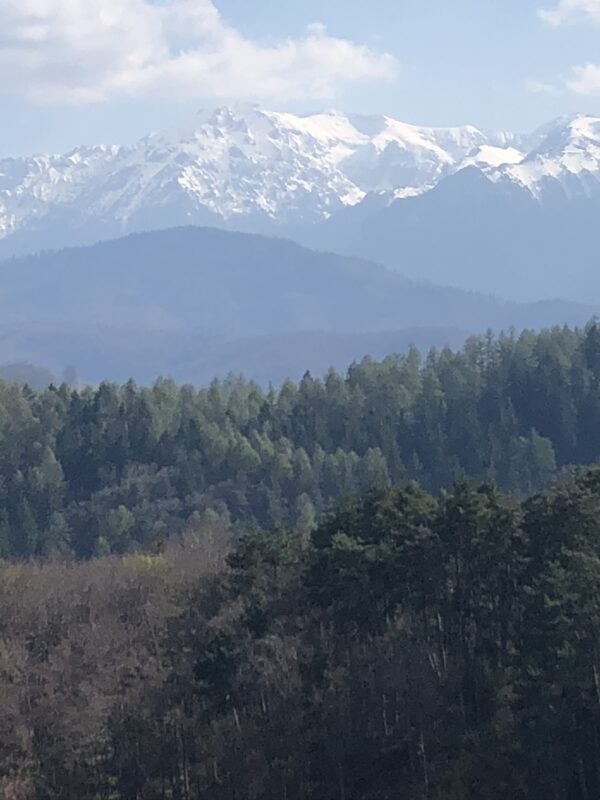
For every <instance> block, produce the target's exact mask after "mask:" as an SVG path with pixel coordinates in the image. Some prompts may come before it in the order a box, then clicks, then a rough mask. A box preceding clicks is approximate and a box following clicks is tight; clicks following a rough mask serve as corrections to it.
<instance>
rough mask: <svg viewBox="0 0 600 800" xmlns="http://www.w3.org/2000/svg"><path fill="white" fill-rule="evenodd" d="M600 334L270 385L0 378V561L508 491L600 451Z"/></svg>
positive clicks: (551, 335)
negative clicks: (407, 487)
mask: <svg viewBox="0 0 600 800" xmlns="http://www.w3.org/2000/svg"><path fill="white" fill-rule="evenodd" d="M599 337H600V334H599V333H598V326H597V325H596V324H595V323H592V324H590V325H589V326H588V328H587V329H586V330H585V331H582V332H578V331H572V330H570V329H567V328H564V329H555V330H551V331H546V332H543V333H541V334H538V335H536V334H533V333H528V332H525V333H523V334H521V335H520V336H518V337H516V336H504V337H501V338H500V339H494V338H493V337H492V336H491V335H488V336H486V337H482V338H479V339H472V340H470V341H469V342H468V343H467V345H466V346H465V348H464V349H463V350H462V351H460V352H457V353H454V352H451V351H450V350H444V351H442V352H440V353H437V352H432V353H430V355H429V356H428V357H427V359H426V360H425V361H424V362H422V361H421V358H420V356H419V354H418V352H417V351H416V350H411V351H409V352H408V353H407V354H406V355H404V356H394V357H389V358H387V359H385V360H384V361H382V362H375V361H373V360H371V359H365V360H364V361H362V362H361V363H360V364H354V365H352V366H351V367H350V369H349V370H348V373H347V374H346V375H345V376H342V375H339V374H337V373H336V372H334V371H333V370H332V371H330V372H329V373H328V374H327V376H326V377H325V378H324V379H323V380H320V379H316V378H314V377H312V376H311V375H310V374H308V373H307V374H306V375H305V376H304V378H303V379H302V380H301V381H300V383H299V384H297V385H296V384H294V383H292V382H290V381H288V382H286V383H284V384H283V385H282V387H281V388H280V389H279V390H278V391H275V390H270V391H268V392H264V391H263V390H261V389H260V388H259V387H258V386H257V385H255V384H254V383H252V382H247V381H244V380H243V379H241V378H239V379H234V378H231V379H229V380H227V381H225V382H223V383H220V382H217V381H215V382H213V383H212V384H211V385H210V387H209V388H207V389H204V390H200V391H197V390H194V389H192V388H191V387H186V386H184V387H182V388H178V387H177V386H175V384H174V383H172V382H171V381H166V380H162V381H159V382H158V383H156V384H155V385H154V387H153V388H151V389H146V388H138V387H136V385H135V384H133V383H132V382H129V383H127V384H126V385H125V386H123V387H121V388H119V387H116V386H113V385H109V384H102V385H101V386H99V387H98V388H97V389H85V390H82V391H77V390H75V389H73V388H71V387H69V386H67V385H63V386H61V387H60V388H58V389H57V388H55V387H50V388H49V389H47V390H45V391H41V392H34V391H31V390H30V389H28V388H26V387H25V388H23V387H19V386H17V385H16V384H0V511H1V512H2V518H1V520H0V551H1V552H2V553H3V554H4V555H5V556H8V557H11V556H13V557H18V558H21V557H27V556H31V555H40V554H45V553H50V552H53V551H56V550H58V551H60V552H64V553H67V552H72V553H74V554H75V555H76V556H78V557H90V556H93V555H98V554H102V553H109V552H115V553H122V552H125V551H127V550H131V549H140V548H141V549H153V548H154V549H155V548H157V547H160V546H161V543H162V542H164V541H165V539H166V538H167V537H168V536H170V535H173V534H177V533H179V532H181V531H182V530H184V529H185V528H186V527H188V526H189V525H190V524H192V523H193V522H194V521H197V520H198V519H202V518H204V517H205V515H206V514H207V513H210V514H216V515H217V516H218V517H220V518H227V519H230V520H231V521H232V522H233V523H234V525H235V526H236V527H237V528H240V529H241V530H245V531H247V530H250V529H264V528H273V527H276V526H287V527H290V526H294V525H296V524H300V525H301V526H303V527H304V530H305V532H309V531H310V529H311V528H312V526H313V525H314V521H315V520H316V519H318V517H319V515H321V514H322V513H323V512H324V511H327V510H328V509H329V508H330V507H331V506H332V504H334V503H336V502H337V501H338V500H339V499H340V498H343V497H345V496H350V495H353V494H355V493H356V492H364V491H367V490H368V489H370V488H372V487H384V486H386V485H387V484H389V483H390V482H392V483H399V482H408V481H410V480H416V481H418V482H419V483H420V484H421V485H423V486H424V487H425V488H426V489H427V490H429V491H434V492H435V491H438V490H440V489H441V488H442V487H444V486H448V485H450V484H451V483H453V482H454V481H460V480H463V479H465V478H470V479H476V480H480V481H485V480H492V481H495V482H496V483H497V484H498V485H499V486H500V487H501V488H503V489H505V490H508V491H509V492H510V493H511V494H513V495H515V496H524V495H526V494H527V493H530V492H532V491H535V490H537V489H539V488H541V487H543V486H545V485H548V483H549V482H550V481H551V480H552V479H553V477H555V476H556V475H557V472H558V471H559V470H560V469H562V468H564V467H567V466H569V465H570V464H586V463H592V462H594V461H596V460H597V459H598V458H599V457H600V382H599V381H600V377H599V375H600V373H599V369H600V367H599V358H600V357H599V356H598V353H597V351H598V348H599V345H598V340H599Z"/></svg>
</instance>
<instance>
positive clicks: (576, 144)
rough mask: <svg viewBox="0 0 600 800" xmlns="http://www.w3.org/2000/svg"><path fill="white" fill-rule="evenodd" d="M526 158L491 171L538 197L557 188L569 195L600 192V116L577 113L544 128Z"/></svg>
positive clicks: (498, 178)
mask: <svg viewBox="0 0 600 800" xmlns="http://www.w3.org/2000/svg"><path fill="white" fill-rule="evenodd" d="M543 132H544V134H545V135H544V136H543V137H542V139H541V141H540V143H539V145H538V146H537V147H535V148H534V149H533V150H531V152H529V153H528V154H527V155H525V156H524V157H523V158H522V159H520V160H517V161H515V162H513V163H507V162H504V163H503V164H501V165H495V166H497V169H494V170H490V171H488V173H487V174H488V175H489V177H490V178H491V179H492V180H494V181H499V182H504V183H513V184H516V185H517V186H521V187H523V188H524V189H526V190H527V191H528V192H530V193H531V195H533V197H536V198H537V199H544V197H545V196H547V195H552V194H554V193H556V191H557V190H558V191H562V192H563V193H564V195H565V196H566V197H567V198H572V197H576V196H579V195H584V196H591V195H594V194H598V193H599V192H600V118H598V117H590V116H584V115H577V116H575V117H572V118H567V119H560V120H558V121H557V122H556V123H555V124H553V125H550V126H547V127H545V128H544V129H543Z"/></svg>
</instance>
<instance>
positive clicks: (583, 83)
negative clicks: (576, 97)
mask: <svg viewBox="0 0 600 800" xmlns="http://www.w3.org/2000/svg"><path fill="white" fill-rule="evenodd" d="M567 87H568V88H569V89H570V90H571V91H572V92H575V94H581V95H587V96H591V95H597V94H598V95H600V64H585V65H583V66H581V67H575V68H574V70H573V75H572V77H571V78H569V80H568V81H567Z"/></svg>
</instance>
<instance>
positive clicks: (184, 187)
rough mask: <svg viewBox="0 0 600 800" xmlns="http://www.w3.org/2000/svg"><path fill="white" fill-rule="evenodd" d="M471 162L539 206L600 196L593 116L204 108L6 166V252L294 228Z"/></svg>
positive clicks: (1, 239)
mask: <svg viewBox="0 0 600 800" xmlns="http://www.w3.org/2000/svg"><path fill="white" fill-rule="evenodd" d="M467 168H469V169H471V170H473V169H475V170H477V171H478V172H479V173H480V175H481V176H483V177H484V179H485V180H486V181H488V182H489V183H490V184H492V185H496V186H498V187H500V188H501V187H505V188H506V187H508V188H509V189H517V190H519V191H523V192H525V193H526V194H527V195H528V196H530V197H532V198H534V199H535V200H536V201H543V200H545V199H547V198H552V199H554V200H557V199H558V201H559V202H563V201H564V200H569V199H572V198H574V197H589V196H592V195H595V194H596V193H598V194H599V195H600V119H599V118H594V117H586V116H577V117H572V118H568V119H560V120H558V121H556V122H554V123H551V124H549V125H547V126H545V127H544V128H541V129H540V130H539V131H536V132H535V133H534V134H532V135H531V136H518V135H515V134H511V133H489V132H485V131H481V130H479V129H478V128H475V127H473V126H470V125H466V126H464V127H457V128H427V127H422V126H415V125H408V124H406V123H403V122H400V121H398V120H395V119H392V118H390V117H386V116H368V117H367V116H352V115H350V116H349V115H345V114H341V113H339V112H335V111H331V112H326V113H319V114H313V115H307V116H296V115H293V114H290V113H281V112H273V111H264V110H261V109H260V108H258V107H256V106H239V107H233V108H227V107H224V108H220V109H217V110H216V111H211V112H201V113H199V114H197V115H196V117H195V118H194V119H193V120H191V122H190V123H189V124H188V125H186V126H183V127H180V128H176V129H171V130H165V131H162V132H158V133H154V134H151V135H149V136H147V137H145V138H144V139H142V140H140V141H139V142H137V143H136V144H135V145H133V146H128V147H124V146H116V145H115V146H97V147H81V148H78V149H76V150H74V151H73V152H71V153H69V154H67V155H38V156H34V157H31V158H16V159H14V158H8V159H4V160H0V256H3V255H8V254H12V253H19V252H27V251H33V250H36V249H41V248H47V247H57V246H64V245H68V244H78V243H86V242H90V241H95V240H97V239H106V238H111V237H114V236H118V235H121V234H123V233H127V232H130V231H140V230H150V229H154V228H164V227H169V226H173V225H181V224H190V223H191V224H201V225H202V224H205V225H206V224H208V225H214V226H217V227H229V228H237V229H241V230H247V231H255V232H283V233H284V234H290V232H292V233H293V232H294V231H298V230H301V229H303V230H306V229H307V227H310V226H312V225H313V224H314V223H320V222H322V221H323V220H327V219H330V218H332V217H333V218H335V217H336V216H337V215H339V214H340V213H341V214H343V213H345V210H347V209H349V208H353V207H357V208H360V209H362V207H363V206H364V214H371V213H372V211H373V209H375V208H381V207H385V206H387V205H389V204H391V203H395V202H398V201H404V200H410V199H411V198H414V197H416V196H420V195H423V194H426V193H428V192H429V191H431V190H432V189H433V188H435V187H437V186H438V185H440V184H441V183H443V182H445V181H446V180H448V179H449V178H451V177H452V176H453V175H455V174H457V173H459V172H461V171H462V170H464V169H467ZM361 214H363V211H362V210H361V212H360V214H359V216H360V215H361ZM304 240H305V241H306V237H304Z"/></svg>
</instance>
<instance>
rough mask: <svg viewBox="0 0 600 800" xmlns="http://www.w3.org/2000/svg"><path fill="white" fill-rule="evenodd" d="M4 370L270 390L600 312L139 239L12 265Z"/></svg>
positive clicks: (5, 298)
mask: <svg viewBox="0 0 600 800" xmlns="http://www.w3.org/2000/svg"><path fill="white" fill-rule="evenodd" d="M0 287H1V288H0V320H1V322H0V363H11V362H31V363H35V364H40V365H42V366H43V367H46V368H48V369H50V370H52V371H53V372H54V373H55V374H59V375H60V374H61V373H62V370H63V368H64V367H65V365H67V364H73V365H74V366H75V367H77V368H78V371H79V374H80V378H81V379H82V380H83V381H88V382H97V381H99V380H101V379H103V378H110V379H112V380H119V381H121V380H126V379H127V378H129V377H130V376H131V377H134V378H136V379H137V380H139V381H143V382H148V381H151V380H153V379H154V378H156V377H157V376H158V375H161V374H162V375H171V376H173V377H175V378H177V379H178V380H180V381H189V382H192V383H196V384H202V383H206V382H208V381H210V380H211V379H212V378H213V377H215V376H220V377H224V376H225V375H227V373H229V372H231V371H233V372H244V373H245V374H246V375H247V376H249V377H252V378H255V379H256V380H259V381H260V382H262V383H268V382H269V381H273V382H275V383H278V382H280V381H281V380H283V379H284V378H285V377H288V376H289V377H293V378H299V377H301V375H302V374H303V373H304V371H305V370H306V369H310V370H311V371H313V372H314V373H315V374H321V373H323V372H324V371H325V370H326V369H327V368H328V367H329V366H336V367H339V368H343V367H346V366H347V364H348V363H349V362H351V361H353V360H357V359H360V358H362V357H363V356H365V355H367V354H368V355H373V356H376V357H382V356H384V355H386V354H387V353H391V352H399V351H403V350H405V349H406V348H407V347H408V345H409V344H410V343H411V342H413V343H415V344H416V345H417V346H419V347H420V348H421V349H422V350H427V349H428V348H429V347H431V346H437V347H443V346H444V345H446V344H449V345H452V346H457V345H459V344H461V343H462V342H463V341H464V340H465V338H466V337H467V336H468V335H469V334H470V333H475V332H481V331H485V330H486V329H487V328H492V329H495V330H500V329H504V330H508V329H509V328H510V327H511V326H514V327H515V328H518V329H520V328H524V327H536V328H539V327H544V326H548V325H554V324H562V323H569V324H573V325H582V324H584V323H585V322H587V320H588V319H589V318H590V317H592V316H593V315H594V314H595V313H597V312H598V311H600V304H598V305H593V304H589V305H584V304H576V303H567V302H560V301H556V302H544V303H531V304H518V303H508V302H503V301H500V300H497V299H495V298H493V297H490V296H484V295H478V294H474V293H469V292H464V291H460V290H457V289H448V288H444V287H439V286H434V285H428V284H424V283H415V282H412V281H410V280H407V279H406V278H405V277H403V276H402V275H400V274H398V273H396V272H393V271H389V270H387V269H385V268H384V267H381V266H378V265H377V264H374V263H370V262H368V261H364V260H361V259H357V258H351V257H343V256H339V255H334V254H331V253H324V252H313V251H311V250H308V249H306V248H304V247H301V246H300V245H298V244H295V243H293V242H289V241H285V240H283V239H275V238H269V237H264V236H258V235H247V234H239V233H232V232H228V231H223V230H217V229H209V228H196V227H187V228H178V229H170V230H166V231H156V232H152V233H145V234H137V235H130V236H128V237H126V238H123V239H119V240H115V241H110V242H105V243H101V244H97V245H94V246H90V247H79V248H72V249H67V250H64V251H61V252H56V253H47V254H42V255H36V256H29V257H26V258H22V259H9V260H6V261H4V262H2V263H0Z"/></svg>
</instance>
